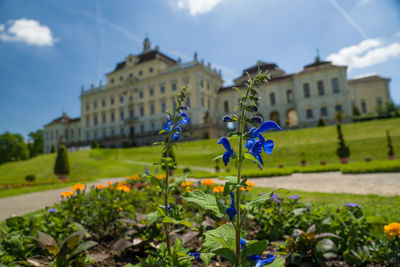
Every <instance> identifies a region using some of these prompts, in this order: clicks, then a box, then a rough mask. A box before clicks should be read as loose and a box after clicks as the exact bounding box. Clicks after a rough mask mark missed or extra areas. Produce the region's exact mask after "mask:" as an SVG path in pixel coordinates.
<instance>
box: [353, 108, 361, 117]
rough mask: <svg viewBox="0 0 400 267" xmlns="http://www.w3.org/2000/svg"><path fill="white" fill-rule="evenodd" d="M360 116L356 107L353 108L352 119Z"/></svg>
mask: <svg viewBox="0 0 400 267" xmlns="http://www.w3.org/2000/svg"><path fill="white" fill-rule="evenodd" d="M359 116H361V113H360V110H358V107H357V106H353V117H359Z"/></svg>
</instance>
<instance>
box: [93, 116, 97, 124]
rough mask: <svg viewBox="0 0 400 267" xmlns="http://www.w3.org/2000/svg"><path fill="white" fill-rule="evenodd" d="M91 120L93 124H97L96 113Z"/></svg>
mask: <svg viewBox="0 0 400 267" xmlns="http://www.w3.org/2000/svg"><path fill="white" fill-rule="evenodd" d="M93 121H94V125H95V126H96V125H97V115H94V118H93Z"/></svg>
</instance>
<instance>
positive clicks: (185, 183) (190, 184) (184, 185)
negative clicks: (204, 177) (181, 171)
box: [181, 182, 193, 187]
mask: <svg viewBox="0 0 400 267" xmlns="http://www.w3.org/2000/svg"><path fill="white" fill-rule="evenodd" d="M181 186H182V187H188V186H193V183H192V182H183V183H181Z"/></svg>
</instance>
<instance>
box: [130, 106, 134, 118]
mask: <svg viewBox="0 0 400 267" xmlns="http://www.w3.org/2000/svg"><path fill="white" fill-rule="evenodd" d="M133 117H135V111H134V110H133V108H132V109H130V110H129V118H131V119H133Z"/></svg>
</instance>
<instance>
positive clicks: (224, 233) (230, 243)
mask: <svg viewBox="0 0 400 267" xmlns="http://www.w3.org/2000/svg"><path fill="white" fill-rule="evenodd" d="M204 236H205V241H204V244H203V246H202V250H204V251H205V252H214V251H215V250H217V249H219V248H223V247H228V248H231V249H233V248H234V245H235V229H234V228H233V226H232V225H231V224H223V225H221V226H220V227H218V228H217V229H213V230H210V231H207V232H206V233H205V234H204ZM221 239H223V240H224V242H221Z"/></svg>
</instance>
